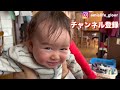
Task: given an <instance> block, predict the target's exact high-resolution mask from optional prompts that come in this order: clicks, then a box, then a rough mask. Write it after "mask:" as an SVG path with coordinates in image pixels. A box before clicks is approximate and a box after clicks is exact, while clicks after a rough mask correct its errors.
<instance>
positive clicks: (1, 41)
mask: <svg viewBox="0 0 120 90" xmlns="http://www.w3.org/2000/svg"><path fill="white" fill-rule="evenodd" d="M3 35H4V32H3V31H0V55H1V54H2V51H3V44H4V38H3Z"/></svg>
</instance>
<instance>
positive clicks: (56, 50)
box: [31, 28, 70, 68]
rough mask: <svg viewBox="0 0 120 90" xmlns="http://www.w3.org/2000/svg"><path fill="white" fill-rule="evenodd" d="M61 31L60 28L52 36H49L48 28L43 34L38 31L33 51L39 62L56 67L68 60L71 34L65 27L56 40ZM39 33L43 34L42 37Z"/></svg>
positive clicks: (48, 66) (33, 42)
mask: <svg viewBox="0 0 120 90" xmlns="http://www.w3.org/2000/svg"><path fill="white" fill-rule="evenodd" d="M59 29H60V28H59ZM60 31H61V30H58V32H57V33H54V34H53V35H52V36H51V37H50V38H48V36H47V34H48V30H47V29H46V30H44V31H43V32H42V34H39V33H41V32H40V31H38V32H37V35H36V36H35V38H34V39H33V40H32V44H33V46H32V50H31V51H32V53H33V56H34V58H35V60H36V62H37V63H38V64H40V65H43V66H45V67H47V68H55V67H57V66H58V65H60V64H62V63H63V62H64V61H65V60H66V58H67V55H68V52H69V45H70V36H69V33H68V32H67V30H64V29H63V30H62V33H61V34H60V36H59V37H58V38H57V40H56V41H54V40H55V39H56V36H58V35H57V34H58V33H60ZM39 35H42V39H41V36H39Z"/></svg>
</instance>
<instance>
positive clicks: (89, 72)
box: [70, 41, 96, 79]
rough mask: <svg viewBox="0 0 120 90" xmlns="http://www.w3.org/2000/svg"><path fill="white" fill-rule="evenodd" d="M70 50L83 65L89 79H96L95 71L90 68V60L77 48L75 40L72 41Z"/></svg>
mask: <svg viewBox="0 0 120 90" xmlns="http://www.w3.org/2000/svg"><path fill="white" fill-rule="evenodd" d="M70 51H71V53H72V54H74V56H75V59H76V61H77V62H78V64H79V65H80V66H81V68H82V70H83V71H84V73H85V74H86V75H87V77H88V79H95V78H96V75H95V73H94V72H93V71H92V69H91V68H90V66H89V64H88V62H87V61H86V59H85V58H84V56H83V55H82V53H81V52H80V50H79V49H78V48H77V46H76V44H75V43H74V41H71V44H70Z"/></svg>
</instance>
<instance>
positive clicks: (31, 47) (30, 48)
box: [28, 41, 33, 52]
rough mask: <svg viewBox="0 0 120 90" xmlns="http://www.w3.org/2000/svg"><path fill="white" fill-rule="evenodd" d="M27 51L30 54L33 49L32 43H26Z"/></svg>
mask: <svg viewBox="0 0 120 90" xmlns="http://www.w3.org/2000/svg"><path fill="white" fill-rule="evenodd" d="M28 49H29V51H30V52H32V49H33V43H32V41H28Z"/></svg>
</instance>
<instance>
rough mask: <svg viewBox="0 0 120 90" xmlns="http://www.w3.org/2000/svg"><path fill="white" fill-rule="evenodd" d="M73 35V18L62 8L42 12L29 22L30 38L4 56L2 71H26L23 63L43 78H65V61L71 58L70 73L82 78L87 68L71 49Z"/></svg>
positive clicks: (28, 34)
mask: <svg viewBox="0 0 120 90" xmlns="http://www.w3.org/2000/svg"><path fill="white" fill-rule="evenodd" d="M71 34H72V33H71V29H70V19H69V18H68V17H67V16H66V15H65V14H64V13H63V12H62V11H40V12H38V13H37V14H35V15H34V16H33V17H32V19H31V21H30V23H29V25H28V28H27V38H26V41H25V42H24V43H21V44H18V45H15V46H13V47H11V48H9V49H8V51H7V52H4V53H3V54H2V56H1V57H0V74H8V73H14V72H22V71H23V70H22V68H21V64H22V65H25V66H27V67H28V68H31V69H33V70H34V71H35V72H36V73H37V75H38V78H39V79H61V77H62V63H63V62H65V61H67V65H68V68H69V72H70V73H72V74H73V75H74V77H75V78H76V79H82V78H83V71H82V69H81V67H80V65H79V64H78V63H77V62H76V60H75V58H74V55H73V54H71V53H70V50H69V46H70V42H71V40H72V35H71ZM68 79H69V78H68Z"/></svg>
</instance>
